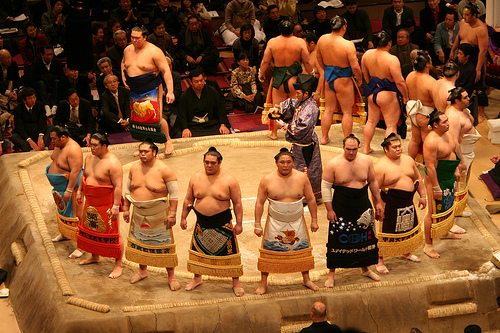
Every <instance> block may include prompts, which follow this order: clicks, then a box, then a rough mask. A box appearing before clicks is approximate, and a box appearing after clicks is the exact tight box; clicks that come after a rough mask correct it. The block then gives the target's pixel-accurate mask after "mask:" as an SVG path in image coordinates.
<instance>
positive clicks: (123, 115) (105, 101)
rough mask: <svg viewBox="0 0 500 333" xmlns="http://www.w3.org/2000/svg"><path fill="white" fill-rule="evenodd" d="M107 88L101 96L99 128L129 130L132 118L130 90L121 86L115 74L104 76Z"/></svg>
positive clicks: (108, 130) (112, 131) (110, 131)
mask: <svg viewBox="0 0 500 333" xmlns="http://www.w3.org/2000/svg"><path fill="white" fill-rule="evenodd" d="M104 85H105V86H106V90H105V91H104V93H103V94H102V96H101V115H102V118H101V123H100V124H99V128H100V130H101V131H105V132H107V133H120V132H125V131H128V126H129V119H130V91H129V90H128V89H127V88H125V87H120V86H119V81H118V77H117V76H116V75H113V74H109V75H106V77H105V78H104Z"/></svg>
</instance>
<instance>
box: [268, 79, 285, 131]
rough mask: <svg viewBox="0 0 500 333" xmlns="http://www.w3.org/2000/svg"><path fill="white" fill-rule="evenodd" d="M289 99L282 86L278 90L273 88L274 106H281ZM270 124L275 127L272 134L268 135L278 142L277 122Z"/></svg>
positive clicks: (272, 121)
mask: <svg viewBox="0 0 500 333" xmlns="http://www.w3.org/2000/svg"><path fill="white" fill-rule="evenodd" d="M287 98H288V95H287V93H286V92H285V90H284V89H283V86H281V87H280V88H279V90H278V89H275V88H273V105H279V104H280V103H281V102H283V101H284V100H286V99H287ZM270 122H271V123H272V124H273V125H274V126H273V129H272V130H271V134H269V135H268V137H269V138H270V139H271V140H277V139H278V127H277V126H276V122H275V121H274V120H270Z"/></svg>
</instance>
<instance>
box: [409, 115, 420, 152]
mask: <svg viewBox="0 0 500 333" xmlns="http://www.w3.org/2000/svg"><path fill="white" fill-rule="evenodd" d="M421 142H422V137H421V134H420V128H418V127H417V126H415V124H413V123H412V124H411V140H410V142H409V143H408V155H409V156H410V157H411V158H413V159H415V158H416V157H417V154H418V149H419V147H420V143H421Z"/></svg>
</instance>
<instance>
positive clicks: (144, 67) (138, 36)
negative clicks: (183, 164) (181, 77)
mask: <svg viewBox="0 0 500 333" xmlns="http://www.w3.org/2000/svg"><path fill="white" fill-rule="evenodd" d="M134 29H135V28H134ZM139 30H140V29H139ZM130 38H131V40H132V45H129V46H127V47H126V48H125V50H124V51H123V60H122V64H121V67H122V68H121V70H122V81H123V83H124V84H125V87H127V88H128V89H130V87H129V86H128V85H127V79H126V77H125V73H124V70H126V71H127V73H128V75H129V76H130V77H135V76H139V75H143V74H148V73H154V74H155V75H160V74H163V79H164V81H165V83H166V85H167V96H166V100H167V103H169V104H170V103H173V101H174V100H175V96H174V81H173V79H172V73H171V72H170V67H169V65H168V62H167V59H166V58H165V55H164V54H163V52H162V51H161V49H160V48H158V47H157V46H155V45H154V44H151V43H150V42H148V41H147V40H146V36H145V35H144V32H143V31H142V30H140V31H137V30H132V32H131V36H130ZM158 105H159V114H162V113H163V86H162V85H160V86H159V87H158ZM160 125H161V130H162V132H163V133H165V136H166V137H167V141H166V142H165V154H171V153H172V152H173V151H174V145H173V143H172V139H171V138H170V134H169V130H168V124H167V122H166V120H165V119H163V117H160Z"/></svg>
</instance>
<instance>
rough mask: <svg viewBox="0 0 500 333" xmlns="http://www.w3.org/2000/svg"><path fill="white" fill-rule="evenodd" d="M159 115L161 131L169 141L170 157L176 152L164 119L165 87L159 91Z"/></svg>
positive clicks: (166, 143)
mask: <svg viewBox="0 0 500 333" xmlns="http://www.w3.org/2000/svg"><path fill="white" fill-rule="evenodd" d="M158 114H159V115H161V116H160V126H161V131H162V132H163V134H165V136H166V137H167V141H166V142H165V154H166V155H170V154H172V152H173V151H174V144H173V143H172V138H171V137H170V132H169V130H168V124H167V121H166V120H165V119H164V118H163V116H162V115H163V86H161V85H160V87H159V89H158Z"/></svg>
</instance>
